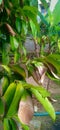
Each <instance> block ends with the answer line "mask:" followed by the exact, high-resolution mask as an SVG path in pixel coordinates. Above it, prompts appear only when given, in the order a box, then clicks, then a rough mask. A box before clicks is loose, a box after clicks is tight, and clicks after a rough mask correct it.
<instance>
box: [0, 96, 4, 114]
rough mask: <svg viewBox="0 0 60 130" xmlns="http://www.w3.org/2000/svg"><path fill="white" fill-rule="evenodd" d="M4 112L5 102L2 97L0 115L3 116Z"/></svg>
mask: <svg viewBox="0 0 60 130" xmlns="http://www.w3.org/2000/svg"><path fill="white" fill-rule="evenodd" d="M3 114H4V103H3V101H2V99H1V98H0V116H2V115H3Z"/></svg>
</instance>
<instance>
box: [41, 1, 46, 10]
mask: <svg viewBox="0 0 60 130" xmlns="http://www.w3.org/2000/svg"><path fill="white" fill-rule="evenodd" d="M40 1H41V2H42V5H43V6H44V7H45V8H46V9H47V8H48V4H47V2H46V0H40Z"/></svg>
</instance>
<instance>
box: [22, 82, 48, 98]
mask: <svg viewBox="0 0 60 130" xmlns="http://www.w3.org/2000/svg"><path fill="white" fill-rule="evenodd" d="M22 84H23V86H24V87H25V88H27V89H31V88H34V89H36V90H37V91H38V92H39V93H40V94H41V95H42V97H50V92H48V91H47V90H46V89H45V88H44V87H43V86H41V85H40V86H34V85H32V84H28V83H25V82H22Z"/></svg>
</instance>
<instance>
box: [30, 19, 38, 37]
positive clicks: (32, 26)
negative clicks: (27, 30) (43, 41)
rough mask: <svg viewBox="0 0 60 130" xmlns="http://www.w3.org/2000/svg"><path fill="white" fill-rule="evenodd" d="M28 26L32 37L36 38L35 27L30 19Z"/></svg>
mask: <svg viewBox="0 0 60 130" xmlns="http://www.w3.org/2000/svg"><path fill="white" fill-rule="evenodd" d="M30 27H31V30H32V34H33V37H34V38H36V37H37V28H36V26H35V24H34V23H33V21H32V20H30Z"/></svg>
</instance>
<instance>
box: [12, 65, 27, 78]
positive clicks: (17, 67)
mask: <svg viewBox="0 0 60 130" xmlns="http://www.w3.org/2000/svg"><path fill="white" fill-rule="evenodd" d="M10 67H11V69H12V70H13V71H15V72H17V73H18V74H20V75H22V76H23V77H24V78H25V77H26V73H25V70H24V69H23V68H22V67H21V66H19V65H12V66H10Z"/></svg>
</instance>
